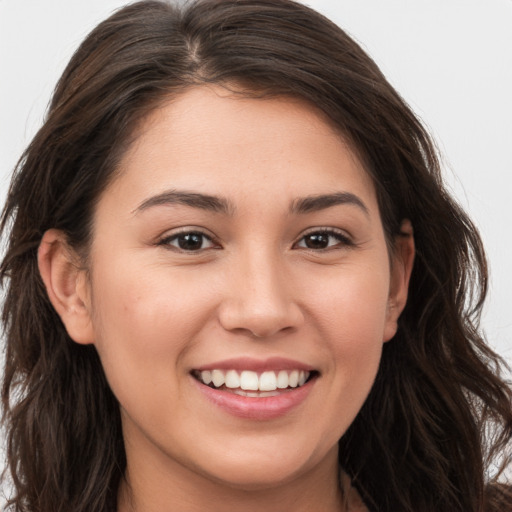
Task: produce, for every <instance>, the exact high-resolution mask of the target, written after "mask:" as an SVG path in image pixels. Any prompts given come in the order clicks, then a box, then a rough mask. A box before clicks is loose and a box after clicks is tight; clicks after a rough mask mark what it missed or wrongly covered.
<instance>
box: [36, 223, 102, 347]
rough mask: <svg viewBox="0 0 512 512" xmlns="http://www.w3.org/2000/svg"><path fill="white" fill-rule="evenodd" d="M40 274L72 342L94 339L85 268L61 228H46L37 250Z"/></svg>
mask: <svg viewBox="0 0 512 512" xmlns="http://www.w3.org/2000/svg"><path fill="white" fill-rule="evenodd" d="M37 256H38V257H37V261H38V266H39V272H40V274H41V278H42V280H43V283H44V285H45V287H46V292H47V293H48V297H49V299H50V302H51V303H52V305H53V307H54V308H55V310H56V311H57V313H58V315H59V316H60V318H61V320H62V322H63V324H64V326H65V327H66V330H67V332H68V334H69V336H70V337H71V339H73V340H74V341H75V342H76V343H80V344H83V345H86V344H91V343H94V331H93V326H92V322H91V311H90V291H89V283H88V279H87V275H86V272H85V270H83V269H81V268H80V266H79V265H78V256H77V255H76V254H75V253H74V251H73V250H72V249H71V248H70V247H69V245H68V244H67V241H66V237H65V235H64V233H63V232H62V231H59V230H56V229H50V230H48V231H47V232H46V233H45V234H44V235H43V238H42V240H41V243H40V245H39V250H38V254H37Z"/></svg>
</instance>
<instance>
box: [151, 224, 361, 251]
mask: <svg viewBox="0 0 512 512" xmlns="http://www.w3.org/2000/svg"><path fill="white" fill-rule="evenodd" d="M313 235H316V236H323V237H327V238H328V239H330V238H334V239H336V240H337V243H335V244H332V245H329V241H328V246H327V247H323V248H314V247H307V246H301V247H300V248H302V249H306V250H308V251H311V252H315V253H319V252H325V251H331V250H336V249H341V248H350V247H353V246H354V245H355V243H354V242H353V241H352V240H351V238H350V237H349V236H348V235H347V234H345V233H344V232H343V231H340V230H337V229H333V228H315V229H312V230H311V231H309V232H307V233H305V234H304V235H302V237H301V238H300V239H299V241H298V242H295V243H294V244H293V247H294V248H295V247H297V246H298V245H299V244H300V243H301V242H303V241H305V240H306V238H307V237H311V236H313ZM181 236H196V237H198V238H199V237H200V240H201V247H199V248H197V249H184V248H183V247H179V246H176V245H173V244H172V242H177V243H179V242H178V240H179V237H181ZM205 240H206V241H208V242H209V243H211V244H212V246H211V247H202V245H203V244H204V242H205ZM304 243H305V242H304ZM216 244H217V247H215V245H216ZM157 245H159V246H163V247H166V248H168V249H171V250H176V251H179V252H182V253H200V252H203V251H206V250H210V249H218V248H219V246H218V243H217V242H216V240H215V239H214V238H213V237H212V236H209V235H207V234H206V233H204V232H203V231H201V230H198V229H184V230H182V231H180V232H178V233H173V234H172V235H169V236H166V237H164V238H162V239H161V240H160V241H159V242H158V243H157Z"/></svg>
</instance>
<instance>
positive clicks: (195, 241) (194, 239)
mask: <svg viewBox="0 0 512 512" xmlns="http://www.w3.org/2000/svg"><path fill="white" fill-rule="evenodd" d="M178 245H179V246H180V249H184V250H186V251H193V250H197V249H201V246H202V245H203V236H202V235H201V234H199V233H187V234H184V235H180V236H179V237H178Z"/></svg>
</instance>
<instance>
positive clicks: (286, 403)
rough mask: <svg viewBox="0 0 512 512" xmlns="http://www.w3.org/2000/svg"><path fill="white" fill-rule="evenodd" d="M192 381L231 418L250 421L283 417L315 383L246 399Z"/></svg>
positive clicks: (303, 397)
mask: <svg viewBox="0 0 512 512" xmlns="http://www.w3.org/2000/svg"><path fill="white" fill-rule="evenodd" d="M192 379H193V380H194V382H195V383H196V385H197V386H198V388H199V390H200V391H201V392H202V393H204V395H205V396H206V398H207V399H208V400H209V401H210V402H212V403H214V404H215V405H216V406H218V407H220V408H221V409H223V410H224V411H226V412H228V413H229V414H232V415H233V416H238V417H239V418H245V419H250V420H271V419H274V418H279V417H280V416H284V415H285V414H287V413H288V412H290V411H291V410H292V409H294V408H295V407H298V406H299V405H300V404H301V403H302V402H304V400H306V398H307V396H308V395H309V392H310V391H311V389H312V388H313V385H314V383H315V381H316V377H314V378H312V379H310V380H309V381H308V382H306V384H304V385H303V386H300V387H298V388H295V389H293V390H290V391H284V392H283V393H281V394H280V395H277V396H265V397H247V396H240V395H236V394H235V393H231V392H229V391H221V390H219V389H214V388H211V387H210V386H206V385H205V384H202V383H201V382H199V381H198V380H197V379H195V378H194V377H192Z"/></svg>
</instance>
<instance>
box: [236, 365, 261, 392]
mask: <svg viewBox="0 0 512 512" xmlns="http://www.w3.org/2000/svg"><path fill="white" fill-rule="evenodd" d="M259 385H260V383H259V379H258V374H257V373H256V372H250V371H248V370H244V371H243V372H242V373H241V374H240V387H241V388H242V389H245V390H246V391H258V389H259Z"/></svg>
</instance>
